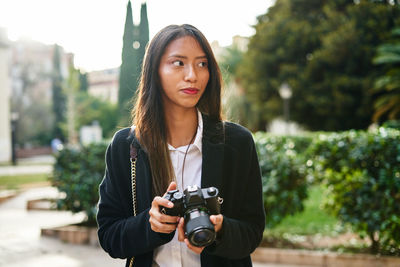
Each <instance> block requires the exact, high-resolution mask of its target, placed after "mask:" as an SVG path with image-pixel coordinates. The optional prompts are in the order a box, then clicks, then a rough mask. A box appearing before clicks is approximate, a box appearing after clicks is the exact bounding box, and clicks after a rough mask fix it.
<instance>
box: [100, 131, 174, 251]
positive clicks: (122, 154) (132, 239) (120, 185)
mask: <svg viewBox="0 0 400 267" xmlns="http://www.w3.org/2000/svg"><path fill="white" fill-rule="evenodd" d="M126 146H128V149H129V144H126V140H125V138H122V137H119V136H118V133H117V134H116V136H114V138H113V141H112V143H111V144H110V145H109V147H108V148H107V152H106V171H105V176H104V178H103V181H102V183H101V184H100V188H99V193H100V200H99V204H98V213H97V222H98V237H99V241H100V245H101V246H102V248H103V249H104V250H105V251H106V252H108V253H109V254H110V256H111V257H114V258H130V257H132V256H137V255H140V254H144V253H147V252H150V251H152V250H154V248H155V247H157V246H160V245H162V244H164V243H166V242H169V241H170V240H171V239H172V237H173V234H174V233H172V234H161V233H156V232H154V231H153V230H152V229H151V227H150V223H149V213H148V212H149V208H147V209H145V210H143V211H141V212H140V213H139V214H137V216H136V217H134V216H133V214H132V213H133V212H132V197H131V195H130V198H129V196H128V195H127V194H126V192H127V188H124V187H126V186H127V185H129V184H130V177H126V174H125V175H124V173H123V172H122V169H124V168H125V169H127V170H128V173H130V165H129V164H123V163H124V162H128V163H129V153H128V152H127V151H129V150H126V149H127V148H126ZM125 150H126V151H125ZM126 157H128V161H126ZM123 176H125V177H123ZM128 176H129V175H128ZM124 179H125V180H124ZM126 180H128V181H126ZM128 189H129V188H128ZM128 192H130V189H129V191H128ZM127 207H128V208H127Z"/></svg>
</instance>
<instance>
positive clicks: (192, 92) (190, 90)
mask: <svg viewBox="0 0 400 267" xmlns="http://www.w3.org/2000/svg"><path fill="white" fill-rule="evenodd" d="M182 91H183V92H184V93H185V94H188V95H195V94H197V93H198V92H199V91H200V90H199V89H197V88H193V87H188V88H184V89H182Z"/></svg>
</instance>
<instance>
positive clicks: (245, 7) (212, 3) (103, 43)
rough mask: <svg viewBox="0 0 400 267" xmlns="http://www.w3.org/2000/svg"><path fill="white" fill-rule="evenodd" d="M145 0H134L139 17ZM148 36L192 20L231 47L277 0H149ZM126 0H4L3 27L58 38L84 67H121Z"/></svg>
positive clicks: (17, 34)
mask: <svg viewBox="0 0 400 267" xmlns="http://www.w3.org/2000/svg"><path fill="white" fill-rule="evenodd" d="M142 2H143V0H136V1H135V0H133V1H132V8H133V17H134V18H133V20H134V23H135V24H138V23H139V20H140V5H141V3H142ZM146 2H147V13H148V19H149V30H150V39H151V38H152V37H153V36H154V35H155V34H156V33H157V32H158V31H159V30H161V29H162V28H163V27H165V26H167V25H169V24H183V23H189V24H192V25H194V26H195V27H197V28H198V29H199V30H200V31H202V32H203V34H204V35H205V36H206V38H207V39H208V41H209V42H212V41H215V40H216V41H218V42H219V44H220V45H221V46H228V45H230V44H231V42H232V37H233V36H235V35H241V36H251V35H253V34H254V32H255V31H254V29H253V28H252V25H254V24H255V23H256V21H257V20H256V18H257V16H259V15H261V14H264V13H266V11H267V10H268V8H269V7H270V6H271V5H272V4H273V3H274V0H246V1H244V0H147V1H146ZM127 3H128V0H0V27H1V28H6V31H7V33H8V37H9V39H10V40H16V39H18V38H21V37H23V38H30V39H33V40H36V41H40V42H43V43H45V44H54V43H57V44H59V45H61V46H62V47H64V49H65V50H66V51H67V52H71V53H74V54H75V65H76V67H78V68H81V69H83V70H84V71H92V70H101V69H106V68H113V67H118V66H119V65H120V64H121V50H122V36H123V30H124V24H125V16H126V6H127Z"/></svg>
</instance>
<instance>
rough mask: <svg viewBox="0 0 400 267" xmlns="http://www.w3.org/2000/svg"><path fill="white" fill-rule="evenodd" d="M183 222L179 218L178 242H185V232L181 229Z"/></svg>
mask: <svg viewBox="0 0 400 267" xmlns="http://www.w3.org/2000/svg"><path fill="white" fill-rule="evenodd" d="M184 222H185V220H184V219H183V218H180V220H179V224H178V227H177V229H178V240H179V241H181V242H183V241H184V240H185V230H184V229H183V225H184Z"/></svg>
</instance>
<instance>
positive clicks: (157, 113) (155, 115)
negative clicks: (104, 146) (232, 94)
mask: <svg viewBox="0 0 400 267" xmlns="http://www.w3.org/2000/svg"><path fill="white" fill-rule="evenodd" d="M185 36H191V37H193V38H194V39H195V40H197V42H198V43H199V45H200V46H201V48H202V49H203V51H204V53H205V54H206V56H207V60H208V70H209V73H210V76H209V80H208V84H207V86H206V89H205V91H204V93H203V95H202V96H201V98H200V100H199V102H198V103H197V108H198V109H199V110H200V112H202V113H204V114H206V115H208V116H209V117H210V119H211V120H221V73H220V70H219V67H218V64H217V62H216V60H215V57H214V54H213V52H212V49H211V46H210V44H209V43H208V41H207V39H206V38H205V37H204V35H203V34H202V33H201V32H200V31H199V30H198V29H197V28H195V27H194V26H192V25H188V24H183V25H170V26H167V27H165V28H163V29H162V30H160V31H159V32H158V33H157V34H156V35H155V36H154V38H153V39H152V40H151V41H150V44H149V45H148V47H147V49H146V53H145V56H144V60H143V67H142V73H141V78H140V83H139V88H138V95H137V97H136V100H135V106H134V108H133V110H132V121H133V124H134V125H135V126H136V128H135V134H136V137H137V139H138V140H139V142H140V144H141V146H142V147H143V149H144V150H145V151H146V153H147V155H148V157H149V162H150V168H151V174H152V184H153V195H163V194H164V193H165V191H166V190H167V188H168V185H169V183H170V182H171V181H173V180H174V171H173V168H172V164H171V159H170V157H169V150H168V144H167V130H166V124H165V117H164V108H163V102H162V86H161V81H160V77H159V74H158V69H159V66H160V60H161V57H162V55H163V54H164V51H165V49H166V47H167V46H168V45H169V44H170V43H171V42H172V41H173V40H176V39H179V38H181V37H185Z"/></svg>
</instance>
